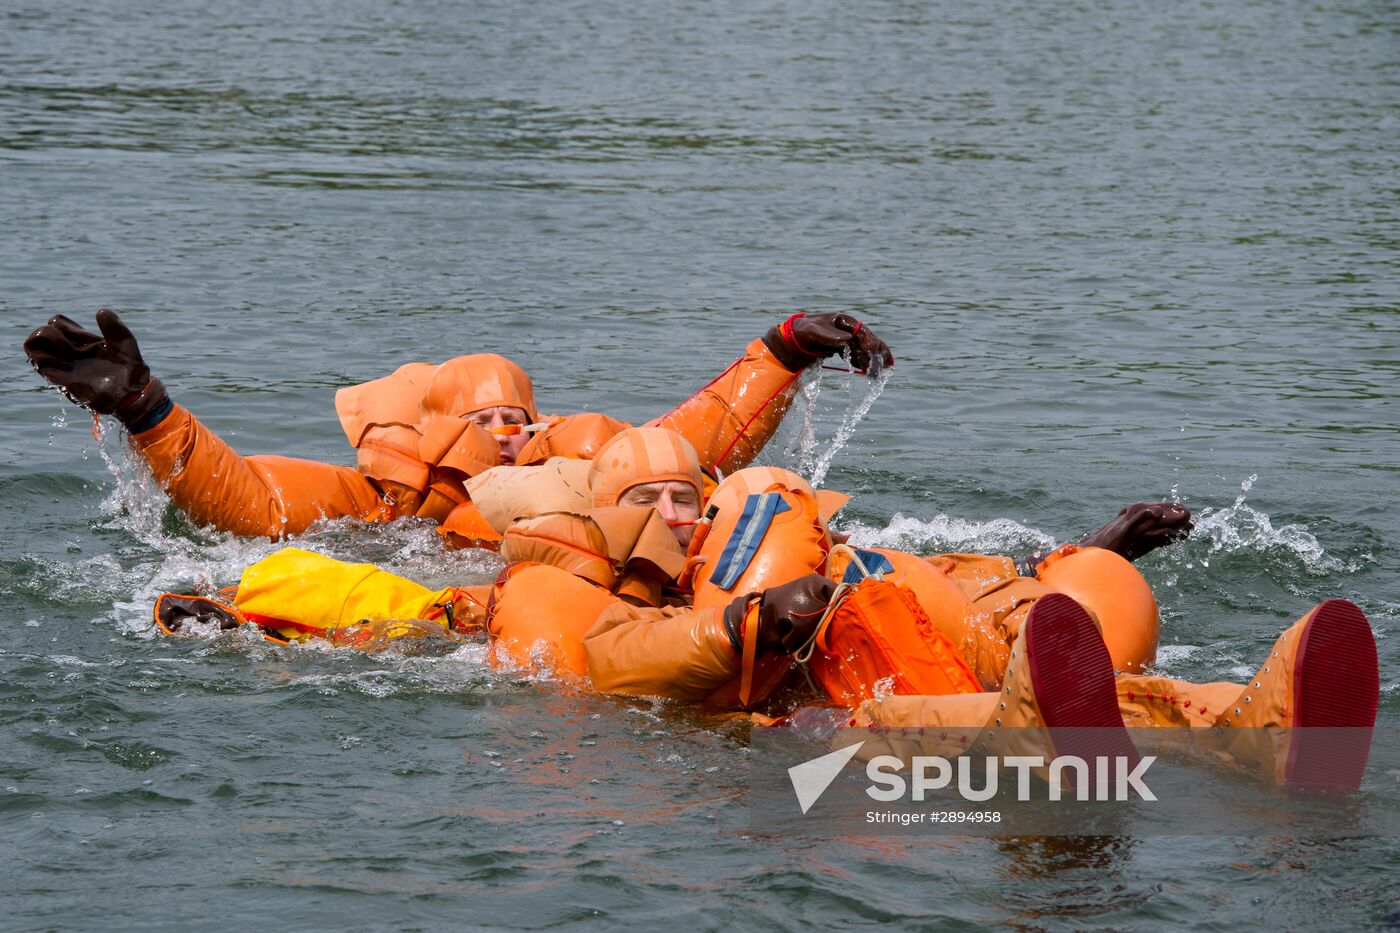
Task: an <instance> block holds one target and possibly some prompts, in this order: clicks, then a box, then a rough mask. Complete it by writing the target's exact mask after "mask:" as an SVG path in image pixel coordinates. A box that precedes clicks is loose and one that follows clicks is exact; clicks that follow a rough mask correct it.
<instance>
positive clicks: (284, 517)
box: [131, 405, 393, 540]
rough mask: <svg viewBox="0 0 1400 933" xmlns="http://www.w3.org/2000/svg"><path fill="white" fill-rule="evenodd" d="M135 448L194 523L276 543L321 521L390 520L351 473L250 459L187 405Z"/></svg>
mask: <svg viewBox="0 0 1400 933" xmlns="http://www.w3.org/2000/svg"><path fill="white" fill-rule="evenodd" d="M131 442H132V446H133V447H134V448H136V450H137V451H138V452H139V453H140V454H141V455H142V456H143V457H144V458H145V459H146V462H147V463H149V464H150V466H151V470H152V471H153V472H154V473H155V477H156V481H157V482H158V483H160V485H161V488H163V489H164V490H165V491H166V492H167V493H168V494H169V495H170V498H171V500H172V501H173V502H174V503H175V505H176V506H178V507H179V508H180V509H181V510H182V511H184V512H185V514H187V515H189V516H190V518H191V519H193V520H194V521H195V522H198V523H199V524H202V525H212V526H214V527H215V528H218V529H219V530H221V531H230V532H233V533H234V534H238V535H250V536H260V537H267V538H271V539H273V540H276V539H278V538H281V537H283V536H284V535H288V534H295V533H296V532H300V531H304V530H306V528H307V527H309V526H310V525H311V523H312V522H314V521H316V520H317V519H320V518H339V517H342V516H346V515H352V516H354V517H356V518H360V519H363V520H365V521H388V520H389V519H391V518H393V510H392V508H391V507H389V506H388V505H387V504H386V502H385V501H384V498H383V496H382V495H381V494H380V491H379V489H378V488H377V487H376V486H375V485H374V483H372V482H371V481H370V480H368V479H367V478H365V477H364V476H363V475H362V474H361V473H359V472H358V471H357V470H355V469H353V468H351V467H343V466H335V465H333V464H330V463H318V462H316V461H314V460H298V459H295V458H292V457H277V456H255V457H243V456H240V455H239V454H238V452H237V451H235V450H234V449H233V448H232V447H230V446H229V445H228V444H227V443H225V442H224V441H223V440H221V439H220V438H219V437H218V436H217V435H216V434H214V432H213V431H210V430H209V429H208V428H206V427H205V426H204V425H202V424H200V422H199V421H198V419H196V418H195V417H194V416H193V415H191V414H190V413H189V412H188V411H187V410H185V409H184V408H181V407H180V406H179V405H176V406H174V408H173V409H172V411H171V412H170V414H169V416H167V417H166V418H165V420H163V421H161V422H160V423H159V424H157V425H156V426H155V427H153V428H151V429H149V430H147V431H143V432H141V433H140V434H135V435H133V436H132V438H131Z"/></svg>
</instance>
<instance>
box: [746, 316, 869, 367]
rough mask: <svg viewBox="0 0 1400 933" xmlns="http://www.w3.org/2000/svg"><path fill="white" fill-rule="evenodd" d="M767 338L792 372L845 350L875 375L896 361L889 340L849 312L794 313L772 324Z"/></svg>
mask: <svg viewBox="0 0 1400 933" xmlns="http://www.w3.org/2000/svg"><path fill="white" fill-rule="evenodd" d="M763 342H764V344H765V345H767V347H768V349H769V350H771V351H772V352H773V355H774V356H775V357H777V359H778V362H779V363H781V364H782V365H783V368H784V369H788V370H791V371H792V372H797V371H798V370H799V369H805V368H807V367H808V366H810V365H811V364H813V363H815V362H816V361H817V360H824V359H826V358H827V357H830V356H835V355H836V354H838V353H841V352H842V351H847V352H849V353H850V355H851V365H852V366H854V367H855V368H856V369H859V370H863V371H865V372H866V373H868V374H870V375H872V376H873V375H875V374H877V373H878V372H880V370H881V369H883V368H885V367H886V366H893V365H894V354H893V353H891V352H890V348H889V347H888V346H886V345H885V342H884V341H883V340H881V339H880V338H879V337H877V336H875V334H874V333H873V332H872V331H871V330H870V328H868V327H866V326H865V325H864V324H862V323H861V322H860V321H858V320H856V319H855V318H853V317H851V316H850V315H849V314H838V313H835V312H827V313H825V314H794V315H793V316H792V317H790V318H788V319H787V320H786V321H784V322H783V323H781V324H778V325H776V326H775V327H771V328H769V329H768V333H766V334H764V335H763Z"/></svg>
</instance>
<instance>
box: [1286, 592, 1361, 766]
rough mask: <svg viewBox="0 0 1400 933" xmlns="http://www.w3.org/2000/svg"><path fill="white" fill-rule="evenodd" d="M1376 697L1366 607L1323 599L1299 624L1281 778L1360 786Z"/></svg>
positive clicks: (1343, 600)
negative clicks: (1300, 632)
mask: <svg viewBox="0 0 1400 933" xmlns="http://www.w3.org/2000/svg"><path fill="white" fill-rule="evenodd" d="M1379 704H1380V668H1379V664H1378V663H1377V659H1376V638H1375V635H1374V634H1372V632H1371V625H1370V623H1369V622H1367V621H1366V615H1365V613H1363V612H1362V611H1361V610H1360V609H1358V608H1357V607H1356V606H1355V605H1354V604H1352V603H1350V602H1348V601H1347V600H1345V599H1329V600H1328V601H1327V602H1325V603H1323V604H1322V605H1320V606H1318V607H1317V608H1316V609H1314V610H1313V612H1312V618H1311V619H1309V620H1308V624H1307V625H1306V626H1304V627H1303V635H1302V640H1301V642H1300V643H1299V645H1298V654H1297V659H1296V660H1295V662H1294V669H1293V725H1294V726H1295V727H1298V728H1297V729H1296V730H1295V731H1294V733H1293V735H1292V736H1291V739H1292V741H1291V742H1290V744H1289V749H1288V762H1287V767H1286V771H1285V780H1286V781H1287V783H1288V785H1289V786H1290V787H1292V788H1294V789H1295V790H1300V791H1304V792H1307V793H1347V792H1349V791H1353V790H1356V789H1357V788H1358V787H1360V786H1361V777H1362V774H1363V773H1364V772H1365V770H1366V759H1367V758H1368V757H1369V756H1370V751H1371V730H1372V728H1373V727H1374V726H1375V724H1376V708H1377V707H1378V706H1379Z"/></svg>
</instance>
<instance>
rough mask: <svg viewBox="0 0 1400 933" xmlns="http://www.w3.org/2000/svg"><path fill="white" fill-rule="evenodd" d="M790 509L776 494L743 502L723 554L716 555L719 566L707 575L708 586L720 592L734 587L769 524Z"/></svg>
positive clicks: (752, 556) (760, 496)
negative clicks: (716, 587) (708, 577)
mask: <svg viewBox="0 0 1400 933" xmlns="http://www.w3.org/2000/svg"><path fill="white" fill-rule="evenodd" d="M791 508H792V506H790V505H788V504H787V503H786V502H784V501H783V497H782V496H781V495H779V494H778V493H776V492H764V493H758V494H756V495H752V496H749V498H748V499H747V500H746V501H745V502H744V512H743V514H742V515H740V516H739V523H738V524H737V525H735V526H734V533H733V534H732V535H730V536H729V542H728V543H727V544H725V546H724V553H722V554H720V556H719V562H718V563H717V564H715V572H714V573H712V574H710V582H711V583H713V584H714V585H715V586H718V587H719V588H720V589H722V590H727V589H730V588H731V587H733V586H734V584H736V583H738V582H739V578H740V577H742V576H743V575H744V571H745V570H748V569H749V564H750V563H752V562H753V558H754V555H755V554H757V553H758V546H759V545H760V544H762V543H763V536H764V535H766V534H768V526H769V525H771V524H773V518H774V516H777V515H781V514H782V513H784V512H786V511H788V510H789V509H791Z"/></svg>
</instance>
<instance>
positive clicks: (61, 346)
mask: <svg viewBox="0 0 1400 933" xmlns="http://www.w3.org/2000/svg"><path fill="white" fill-rule="evenodd" d="M97 326H98V328H99V329H100V330H101V331H102V333H101V334H94V333H92V332H91V331H87V330H83V328H82V327H80V326H78V323H77V322H76V321H74V320H72V319H71V318H68V317H65V316H64V315H62V314H59V315H56V316H54V317H52V318H50V319H49V322H48V323H47V324H45V325H44V326H43V327H40V328H39V329H38V330H36V331H34V333H32V334H30V335H29V337H28V338H27V339H26V340H25V341H24V353H25V355H26V356H28V357H29V362H30V364H31V365H32V366H33V367H34V369H35V370H37V371H38V373H39V375H41V376H43V377H44V378H45V379H47V380H48V381H49V382H52V383H53V384H54V385H56V386H58V387H59V388H60V389H61V390H62V391H63V394H64V395H66V396H68V397H69V398H70V399H72V400H73V401H74V402H76V403H77V404H79V405H81V406H83V407H84V408H86V409H88V410H89V411H93V412H96V413H97V414H99V415H115V416H116V417H117V420H119V421H121V422H122V424H124V425H126V426H127V428H128V429H129V430H131V431H132V433H139V432H141V431H144V430H147V429H149V428H152V427H155V425H157V424H159V423H160V422H161V421H162V420H164V418H165V416H166V415H168V414H169V413H170V408H171V403H170V397H169V396H168V395H167V394H166V392H165V386H164V385H163V384H162V383H161V381H160V380H159V379H154V378H152V377H151V370H150V367H148V366H147V365H146V361H145V360H143V359H142V358H141V349H140V348H139V347H138V346H137V345H136V338H135V337H133V336H132V335H131V331H129V330H127V328H126V325H125V324H123V323H122V320H121V318H119V317H117V312H115V311H113V310H111V309H110V308H103V309H102V310H100V311H98V312H97Z"/></svg>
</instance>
